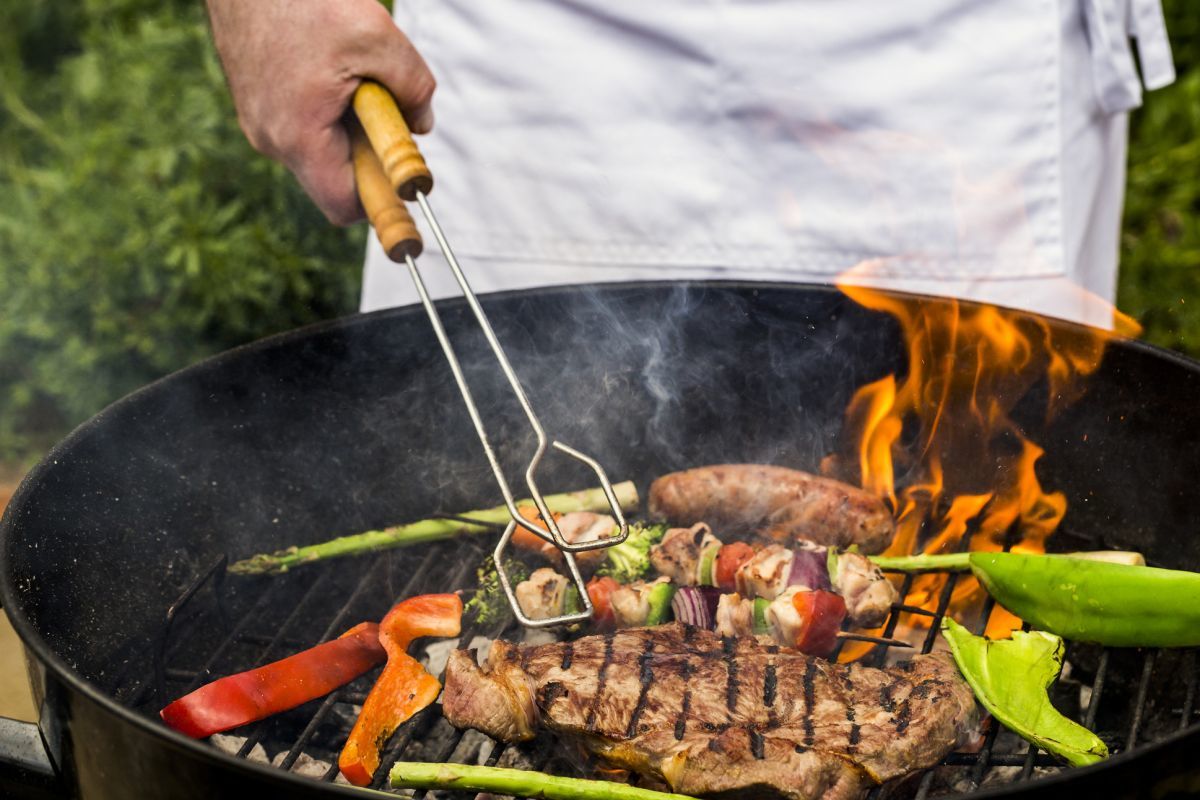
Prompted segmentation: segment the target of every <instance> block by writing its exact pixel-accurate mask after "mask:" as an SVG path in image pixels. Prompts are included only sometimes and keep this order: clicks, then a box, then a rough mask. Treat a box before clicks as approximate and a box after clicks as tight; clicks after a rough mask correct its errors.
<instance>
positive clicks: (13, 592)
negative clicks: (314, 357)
mask: <svg viewBox="0 0 1200 800" xmlns="http://www.w3.org/2000/svg"><path fill="white" fill-rule="evenodd" d="M680 287H687V288H694V289H695V290H698V291H709V290H711V291H721V290H732V291H749V292H753V291H758V290H761V291H768V292H769V291H772V290H780V291H785V292H812V293H818V294H824V295H840V294H841V292H840V290H838V289H837V288H836V287H835V286H831V285H825V284H806V283H787V282H782V281H721V280H713V281H672V280H659V281H622V282H611V283H590V284H570V285H562V286H552V287H544V288H539V289H532V290H529V289H524V290H522V289H517V290H510V291H505V292H496V293H490V294H486V295H483V297H484V299H485V302H486V301H503V300H505V299H507V298H513V297H531V296H553V295H559V294H568V295H574V294H578V293H581V292H590V291H598V292H601V293H605V292H619V291H622V290H630V289H646V290H653V289H662V288H680ZM888 294H889V295H895V296H897V297H901V298H910V299H914V300H928V301H931V302H936V303H946V302H950V301H951V300H952V299H953V298H945V297H936V296H931V295H918V294H912V293H906V292H893V291H890V290H889V291H888ZM956 302H959V303H962V304H965V305H967V306H970V307H978V306H979V305H980V304H978V303H973V302H971V301H967V300H961V299H957V300H956ZM436 305H437V306H438V308H439V310H441V311H443V312H447V311H450V310H452V309H457V308H460V307H463V308H465V307H466V301H465V300H463V299H462V298H450V299H446V300H439V301H437V303H436ZM420 313H423V312H422V310H421V308H420V306H418V305H412V306H403V307H398V308H390V309H382V310H379V311H374V312H368V313H355V314H350V315H347V316H345V317H340V318H337V319H333V320H325V321H322V322H317V323H313V324H311V325H307V326H304V327H302V328H297V329H295V330H291V331H286V332H283V333H279V334H276V335H273V336H269V337H266V338H263V339H260V340H257V341H255V342H250V343H247V344H244V345H240V346H238V347H235V348H231V349H229V350H226V351H223V352H221V353H218V354H216V355H213V356H211V357H209V358H207V359H204V360H202V361H199V362H197V363H195V364H192V365H190V366H188V367H185V368H184V369H181V370H179V371H177V372H174V373H171V374H169V375H166V376H164V377H162V378H160V379H158V380H156V381H154V382H152V383H149V384H147V385H146V386H143V387H141V388H139V389H137V390H135V391H134V392H131V393H130V394H128V395H126V396H124V397H122V398H121V399H119V400H117V401H115V402H114V403H112V404H111V405H109V406H107V407H106V408H104V409H103V410H101V411H100V412H99V413H97V414H96V415H95V416H93V417H91V418H89V419H88V420H85V421H84V422H82V423H81V424H80V425H79V426H77V427H76V428H75V429H74V430H73V431H71V433H69V434H68V435H67V436H66V437H65V438H63V439H62V440H61V441H60V442H59V443H58V444H56V445H55V446H54V447H53V448H52V449H51V450H50V451H49V452H48V453H47V454H46V455H45V456H44V457H43V459H42V460H41V461H40V462H38V464H37V465H36V466H35V467H34V468H33V469H31V470H30V471H29V473H28V474H27V475H26V476H25V478H24V479H23V480H22V482H21V484H20V486H19V487H18V489H17V491H16V492H15V493H14V494H13V496H12V498H11V500H10V502H9V504H8V506H7V508H6V509H5V512H4V514H3V517H0V607H2V608H3V609H4V610H5V612H6V614H7V615H8V617H9V620H10V622H11V624H12V626H13V629H14V630H15V631H16V633H17V635H18V637H19V638H20V640H21V642H22V645H23V646H24V647H25V650H26V664H27V674H28V675H30V677H31V678H32V677H33V676H34V673H35V670H37V669H38V667H41V668H42V669H43V670H45V671H46V672H48V673H49V674H50V675H51V676H53V678H54V679H55V680H56V681H57V682H59V683H61V684H62V685H63V687H64V688H66V689H69V690H70V691H72V692H75V693H77V694H78V695H80V696H82V697H83V698H85V699H86V700H88V701H90V702H91V703H93V704H94V705H95V706H97V707H98V708H99V709H100V710H102V711H103V712H106V713H107V714H109V715H111V716H114V717H116V718H117V719H119V720H121V721H122V722H123V723H124V724H126V725H131V726H132V727H133V728H134V729H135V730H136V731H138V732H139V733H140V734H142V735H144V736H149V737H150V738H155V739H165V740H166V742H168V743H170V744H171V745H173V746H174V748H175V749H183V750H184V751H185V752H187V753H188V754H189V756H190V757H191V758H193V759H195V760H197V761H199V762H201V763H203V764H209V765H217V766H222V767H223V768H224V769H226V770H229V769H232V770H233V771H234V774H236V772H237V771H238V770H249V771H250V773H251V774H253V775H257V776H258V777H259V778H261V779H264V780H267V781H270V782H275V781H282V782H283V785H287V786H291V787H293V788H295V789H297V790H302V791H312V790H313V789H314V788H319V789H321V791H323V792H329V793H332V794H333V795H335V796H347V797H350V796H358V797H361V790H359V789H358V788H357V787H346V786H341V785H338V784H319V783H318V782H316V781H313V780H312V779H311V778H307V777H304V776H302V775H298V774H296V773H293V772H291V771H290V770H289V771H284V770H281V769H279V768H278V767H274V766H271V765H269V764H259V763H257V762H253V761H249V760H247V759H242V758H238V757H237V756H235V755H232V754H227V753H224V752H222V751H220V750H218V749H216V748H214V747H211V746H209V745H207V744H206V743H204V742H201V741H197V740H194V739H191V738H189V737H187V736H184V735H183V734H181V733H178V732H176V731H173V730H171V729H170V728H167V727H166V726H165V725H162V724H160V723H156V722H154V721H153V720H151V719H149V718H147V717H145V716H142V715H141V714H139V713H137V712H136V711H134V710H133V709H132V708H129V707H128V706H126V705H124V704H123V703H121V702H120V701H118V700H117V699H116V698H114V697H112V696H110V695H109V694H108V693H107V692H105V691H103V690H102V689H101V688H100V687H99V686H97V685H96V684H94V683H92V682H91V681H88V680H87V679H85V678H84V677H83V675H82V674H81V673H80V672H79V671H78V670H76V669H75V668H74V667H72V666H71V665H70V664H69V663H67V661H66V660H65V659H64V658H62V657H61V656H60V655H59V654H58V653H57V652H56V651H55V650H54V649H53V647H52V646H51V644H50V643H49V642H48V641H47V640H46V638H45V637H44V636H43V635H42V633H41V631H40V630H39V629H38V628H37V626H36V625H35V624H34V623H33V621H32V620H31V619H30V618H29V616H28V614H27V613H26V610H25V607H24V603H23V602H22V597H21V593H20V592H19V590H18V588H17V587H16V586H15V585H14V580H15V576H14V575H13V574H12V571H11V570H10V569H9V568H8V565H9V564H10V562H11V560H12V557H11V550H12V549H13V547H14V537H13V531H14V529H15V528H16V527H17V525H18V519H17V518H18V515H19V514H20V513H21V512H22V508H23V506H24V505H25V503H26V500H27V496H28V495H29V494H30V493H32V492H33V491H34V489H35V487H37V486H38V485H40V484H41V482H42V479H43V478H44V476H45V475H46V473H47V472H49V471H50V470H51V469H52V467H53V466H54V465H55V463H56V461H57V460H58V459H59V458H63V457H66V456H65V455H64V454H65V453H68V452H69V451H70V450H71V449H72V448H73V447H74V445H75V444H76V442H78V441H79V440H81V439H83V438H84V437H86V436H88V435H89V434H90V433H91V432H92V431H93V430H95V429H97V428H101V427H102V426H103V425H104V423H105V422H106V421H107V420H108V418H109V417H110V416H113V415H115V414H118V413H120V412H121V411H123V410H124V409H125V408H126V407H128V406H132V405H135V404H136V403H138V402H139V400H140V399H141V398H142V397H144V396H147V395H149V394H151V393H153V392H155V391H157V390H158V388H159V387H160V386H162V385H163V384H166V383H168V382H171V381H173V380H175V379H176V378H178V377H180V376H186V375H193V374H196V373H199V372H207V371H210V370H215V369H219V368H220V367H221V366H222V365H224V364H225V363H227V362H230V361H233V360H236V359H238V358H240V357H242V356H243V355H244V354H245V353H248V352H257V351H260V350H266V349H271V348H274V347H278V346H281V345H285V344H288V343H291V342H293V341H301V340H304V339H306V338H308V337H309V336H312V335H314V334H320V333H322V332H326V331H331V330H352V329H354V328H356V327H359V326H362V325H370V324H373V323H375V322H377V321H379V320H384V319H395V320H403V319H405V318H407V317H410V316H416V315H417V314H420ZM1050 319H1051V320H1052V323H1053V324H1054V325H1055V326H1061V327H1064V328H1067V329H1072V330H1076V331H1080V332H1082V331H1087V330H1091V329H1090V328H1088V327H1087V326H1083V325H1079V324H1077V323H1073V322H1069V321H1066V320H1061V319H1056V318H1050ZM1109 346H1110V347H1121V348H1125V349H1129V350H1132V351H1133V352H1134V353H1137V354H1139V356H1141V357H1146V358H1153V359H1156V360H1159V361H1164V362H1166V363H1168V364H1171V365H1174V366H1176V367H1179V368H1182V369H1185V370H1188V371H1190V372H1193V373H1197V374H1200V361H1196V360H1193V359H1190V358H1188V357H1186V356H1184V355H1182V354H1180V353H1176V352H1174V351H1171V350H1167V349H1165V348H1162V347H1159V346H1157V345H1153V344H1149V343H1147V342H1144V341H1140V340H1135V339H1126V338H1120V337H1114V339H1113V340H1112V341H1111V342H1110V343H1109ZM164 611H165V609H164ZM35 662H36V663H35ZM35 682H36V681H35ZM45 707H46V704H45V703H43V704H42V709H40V717H39V720H38V722H37V723H36V724H37V725H38V727H39V729H43V719H44V718H45V716H46V715H47V711H46V708H45ZM51 711H53V710H51ZM42 734H43V737H44V738H45V737H46V736H47V732H46V731H45V730H44V729H43V730H42ZM1184 740H1193V741H1194V742H1195V743H1200V722H1197V723H1194V724H1192V725H1191V726H1189V727H1186V728H1183V729H1181V730H1177V731H1175V732H1172V733H1171V734H1169V735H1168V736H1166V737H1164V738H1162V739H1159V740H1157V741H1155V742H1152V743H1148V744H1145V745H1143V746H1140V747H1138V748H1136V749H1135V750H1130V751H1125V752H1121V753H1118V754H1117V755H1114V756H1110V757H1109V758H1108V759H1106V760H1104V761H1101V762H1099V763H1096V764H1093V765H1090V766H1087V767H1077V768H1072V769H1068V770H1065V771H1063V772H1061V773H1058V774H1055V775H1050V776H1045V777H1042V778H1039V779H1038V780H1036V781H1033V782H1019V783H1016V784H1010V785H1002V786H997V787H994V788H986V789H985V788H982V787H981V788H980V789H979V790H978V791H977V792H974V793H973V794H974V795H975V796H978V797H1002V796H1011V795H1016V794H1018V793H1025V792H1029V791H1030V790H1034V787H1035V786H1036V787H1037V789H1036V790H1041V789H1043V788H1046V789H1052V788H1055V787H1058V786H1060V785H1063V784H1064V782H1069V781H1075V780H1079V779H1081V778H1085V777H1095V776H1099V775H1101V774H1102V773H1109V772H1114V771H1118V770H1121V769H1122V768H1123V767H1125V766H1126V765H1128V764H1130V763H1131V762H1134V761H1138V760H1143V759H1146V760H1149V759H1150V758H1151V757H1152V756H1153V755H1155V754H1161V753H1162V752H1163V751H1165V750H1168V749H1170V748H1172V747H1173V746H1176V745H1178V744H1179V743H1180V742H1182V741H1184ZM52 760H54V761H55V762H56V764H55V766H56V768H57V769H58V775H59V777H62V775H63V774H64V772H65V771H66V770H67V769H68V768H67V767H66V765H63V764H61V763H57V761H58V759H57V757H55V758H54V759H52Z"/></svg>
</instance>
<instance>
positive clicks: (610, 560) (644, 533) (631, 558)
mask: <svg viewBox="0 0 1200 800" xmlns="http://www.w3.org/2000/svg"><path fill="white" fill-rule="evenodd" d="M666 532H667V526H666V525H642V524H640V523H634V524H632V525H630V526H629V536H628V537H627V538H626V539H625V541H623V542H621V543H620V544H618V545H614V546H613V547H610V548H608V549H607V550H605V551H604V555H605V559H604V563H603V564H601V565H600V568H599V569H598V570H596V574H597V575H600V576H604V575H608V576H609V577H611V578H612V579H613V580H615V581H616V582H617V583H632V582H633V581H636V580H638V579H639V578H644V577H646V575H648V574H649V573H650V548H651V547H653V546H654V545H656V544H658V543H659V542H661V541H662V538H663V536H664V535H665V534H666Z"/></svg>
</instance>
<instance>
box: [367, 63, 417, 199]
mask: <svg viewBox="0 0 1200 800" xmlns="http://www.w3.org/2000/svg"><path fill="white" fill-rule="evenodd" d="M354 113H355V114H357V115H358V121H359V122H361V123H362V126H363V128H364V129H365V130H366V132H367V138H368V139H370V140H371V147H373V148H374V149H375V152H376V154H378V156H379V160H380V162H382V163H383V171H384V173H385V174H386V175H387V177H388V180H390V181H391V183H392V188H393V189H395V191H396V194H398V195H400V198H401V199H403V200H407V201H409V202H411V201H413V200H416V199H417V192H421V193H422V194H429V192H430V190H432V189H433V173H431V172H430V171H429V167H427V166H426V165H425V159H424V157H422V155H421V151H420V150H418V149H417V143H416V142H414V141H413V137H412V132H411V131H409V129H408V125H407V124H406V123H405V122H404V117H403V115H401V113H400V109H399V107H397V106H396V100H395V98H393V97H392V95H391V92H389V91H388V90H387V89H385V88H383V87H382V86H380V85H379V84H378V83H376V82H375V81H363V82H362V83H361V84H359V87H358V89H357V90H356V91H355V92H354Z"/></svg>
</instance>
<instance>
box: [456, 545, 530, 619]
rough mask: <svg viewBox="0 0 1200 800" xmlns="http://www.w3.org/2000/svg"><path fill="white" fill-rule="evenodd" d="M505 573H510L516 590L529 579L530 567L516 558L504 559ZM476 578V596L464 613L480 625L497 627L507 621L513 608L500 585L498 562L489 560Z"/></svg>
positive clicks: (478, 570) (482, 566)
mask: <svg viewBox="0 0 1200 800" xmlns="http://www.w3.org/2000/svg"><path fill="white" fill-rule="evenodd" d="M504 571H505V572H506V573H508V580H509V581H510V582H511V583H512V585H513V587H514V588H515V587H516V585H517V584H518V583H520V582H521V581H523V580H526V579H527V578H528V577H529V567H527V566H525V564H524V563H522V562H520V561H518V560H516V559H515V558H506V559H504ZM475 578H476V588H475V594H474V596H472V597H471V599H470V600H469V601H468V602H467V604H466V606H464V607H463V613H465V614H467V615H469V617H470V618H471V619H473V620H474V621H475V622H476V623H477V624H479V625H495V624H496V623H499V622H502V621H504V620H505V619H507V618H508V615H509V613H510V612H511V608H510V607H509V605H508V598H507V597H506V596H505V594H504V587H503V586H501V585H500V574H499V573H498V572H496V562H494V561H493V560H492V559H491V558H488V560H487V561H484V562H483V563H482V564H480V565H479V569H477V570H476V571H475Z"/></svg>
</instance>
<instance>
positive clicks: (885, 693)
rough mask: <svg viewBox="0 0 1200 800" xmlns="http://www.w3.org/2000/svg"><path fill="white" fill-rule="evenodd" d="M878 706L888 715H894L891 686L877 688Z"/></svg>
mask: <svg viewBox="0 0 1200 800" xmlns="http://www.w3.org/2000/svg"><path fill="white" fill-rule="evenodd" d="M879 705H880V706H882V707H883V710H884V711H886V712H887V713H889V714H895V713H896V701H895V700H893V699H892V686H891V684H888V685H886V686H880V687H879Z"/></svg>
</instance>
